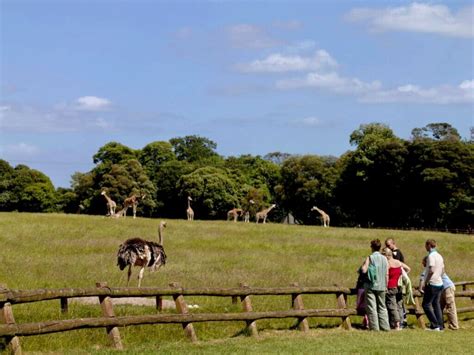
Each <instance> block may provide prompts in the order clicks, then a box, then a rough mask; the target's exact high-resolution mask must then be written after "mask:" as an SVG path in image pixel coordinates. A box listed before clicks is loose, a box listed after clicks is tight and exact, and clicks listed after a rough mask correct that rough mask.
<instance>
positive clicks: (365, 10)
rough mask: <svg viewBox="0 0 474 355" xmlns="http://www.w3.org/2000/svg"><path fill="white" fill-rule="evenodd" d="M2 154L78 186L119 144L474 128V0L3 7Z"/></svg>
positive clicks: (240, 146)
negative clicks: (99, 156)
mask: <svg viewBox="0 0 474 355" xmlns="http://www.w3.org/2000/svg"><path fill="white" fill-rule="evenodd" d="M0 6H1V7H0V11H1V12H0V16H1V18H0V26H1V27H0V29H1V47H0V59H1V66H0V68H1V72H0V90H1V91H0V158H2V159H5V160H7V161H9V162H10V164H11V165H13V166H16V165H17V164H26V165H28V166H30V167H32V168H35V169H38V170H41V171H43V172H44V173H45V174H47V175H48V176H49V177H50V178H51V179H52V181H53V183H54V184H55V186H56V187H58V186H62V187H69V186H70V177H71V175H72V174H73V173H74V172H76V171H80V172H87V171H89V170H90V169H91V168H92V167H93V163H92V156H93V155H94V154H95V153H96V152H97V151H98V149H99V148H100V147H101V146H103V145H104V144H106V143H108V142H111V141H118V142H120V143H122V144H125V145H128V146H130V147H132V148H135V149H139V148H143V147H144V146H145V145H146V144H148V143H151V142H153V141H159V140H169V139H170V138H173V137H182V136H185V135H192V134H197V135H201V136H204V137H207V138H210V139H212V140H214V141H215V142H216V143H217V151H218V153H219V154H221V155H224V156H229V155H241V154H253V155H265V154H266V153H269V152H274V151H281V152H286V153H292V154H318V155H335V156H340V155H341V154H342V153H344V152H345V151H347V150H349V149H352V148H353V147H351V146H350V145H349V135H350V133H351V132H352V131H354V130H355V129H357V128H358V127H359V125H360V124H364V123H370V122H383V123H386V124H388V125H389V126H390V127H391V128H392V129H393V130H394V132H395V134H396V135H398V136H399V137H401V138H404V139H408V138H409V137H410V132H411V130H412V129H413V128H416V127H423V126H425V125H426V124H428V123H432V122H449V123H450V124H452V125H453V126H454V127H456V128H457V129H458V130H459V132H460V133H461V135H462V136H463V137H464V138H468V137H469V136H470V133H469V128H470V127H472V126H474V69H473V65H474V64H473V61H474V44H473V43H474V42H473V39H474V28H473V26H474V7H473V5H472V2H470V1H444V2H442V1H430V2H408V1H329V0H328V1H322V0H321V1H317V0H313V1H298V0H296V1H290V0H278V1H276V0H275V1H151V0H150V1H144V0H142V1H140V0H137V1H112V0H97V1H85V0H83V1H81V0H69V1H68V0H63V1H59V0H57V1H43V0H37V1H24V0H15V1H12V0H2V1H1V3H0Z"/></svg>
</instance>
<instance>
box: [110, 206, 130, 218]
mask: <svg viewBox="0 0 474 355" xmlns="http://www.w3.org/2000/svg"><path fill="white" fill-rule="evenodd" d="M126 215H127V207H124V208H122V209H121V210H120V211H118V212H117V213H115V214H113V215H110V217H112V218H121V217H125V216H126Z"/></svg>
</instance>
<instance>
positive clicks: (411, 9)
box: [347, 2, 474, 38]
mask: <svg viewBox="0 0 474 355" xmlns="http://www.w3.org/2000/svg"><path fill="white" fill-rule="evenodd" d="M347 18H348V19H349V20H350V21H354V22H366V23H367V24H368V25H369V26H370V28H371V29H372V30H374V31H409V32H424V33H435V34H440V35H445V36H453V37H464V38H472V37H474V26H473V23H474V6H470V7H466V8H464V9H461V10H460V11H458V12H457V13H455V14H453V13H452V12H451V10H450V9H449V8H448V7H447V6H445V5H434V4H422V3H416V2H415V3H412V4H410V5H408V6H400V7H390V8H385V9H371V8H358V9H353V10H352V11H351V12H350V13H349V14H348V15H347Z"/></svg>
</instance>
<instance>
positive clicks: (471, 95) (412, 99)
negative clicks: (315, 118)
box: [360, 80, 474, 105]
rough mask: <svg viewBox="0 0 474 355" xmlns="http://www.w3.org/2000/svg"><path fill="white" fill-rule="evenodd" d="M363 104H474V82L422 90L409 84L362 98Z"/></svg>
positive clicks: (466, 81)
mask: <svg viewBox="0 0 474 355" xmlns="http://www.w3.org/2000/svg"><path fill="white" fill-rule="evenodd" d="M360 101H362V102H370V103H387V102H409V103H429V104H441V105H443V104H463V103H474V82H473V81H472V80H471V81H469V80H465V81H463V82H462V83H461V84H459V85H458V86H452V85H441V86H437V87H432V88H422V87H420V86H418V85H413V84H407V85H403V86H399V87H397V88H395V89H391V90H379V91H376V92H371V93H370V94H367V95H364V96H362V97H361V98H360Z"/></svg>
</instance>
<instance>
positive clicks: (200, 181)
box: [178, 167, 239, 219]
mask: <svg viewBox="0 0 474 355" xmlns="http://www.w3.org/2000/svg"><path fill="white" fill-rule="evenodd" d="M178 186H179V187H180V194H179V196H180V198H181V200H182V201H183V211H184V210H185V208H184V206H185V203H186V202H185V201H186V198H187V196H191V197H192V199H193V203H192V206H193V209H194V212H195V214H196V216H197V218H201V219H207V218H226V217H227V215H226V213H227V211H228V210H229V209H231V208H232V207H234V206H236V205H237V204H238V202H239V201H238V198H237V187H236V186H235V184H234V182H233V180H232V179H230V178H229V176H228V175H227V173H226V171H225V170H223V169H219V168H215V167H204V168H199V169H196V170H195V171H193V172H192V173H190V174H187V175H184V176H182V177H181V179H180V180H179V182H178Z"/></svg>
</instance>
